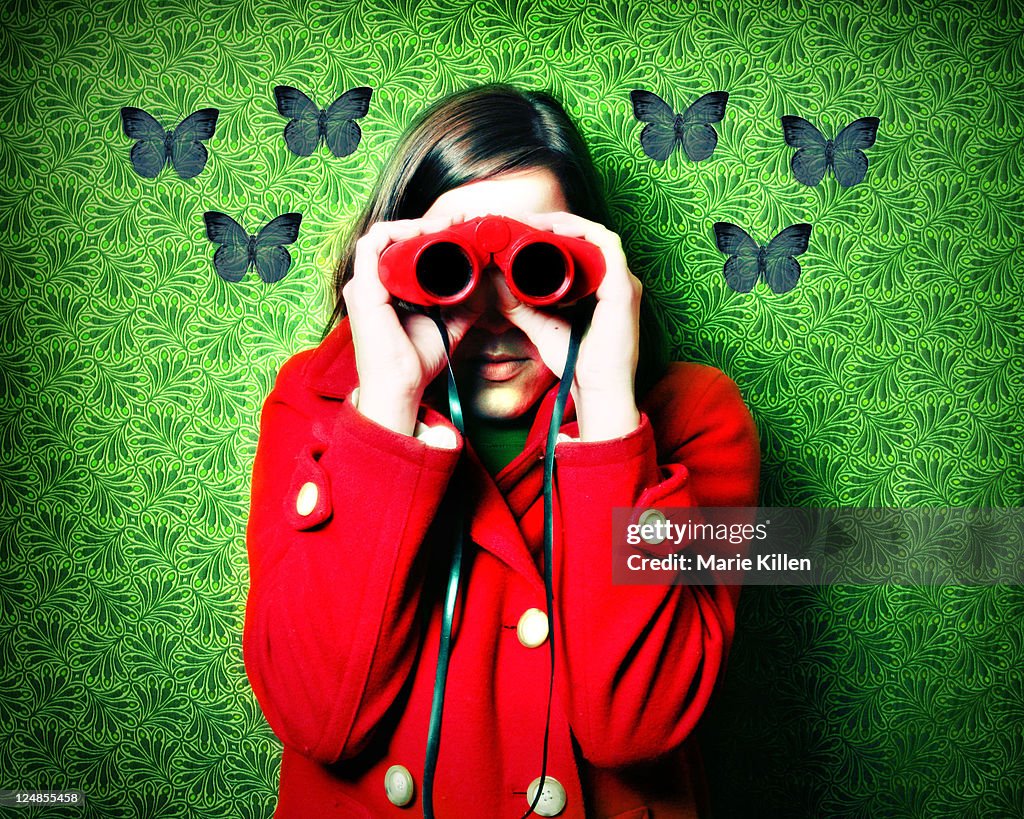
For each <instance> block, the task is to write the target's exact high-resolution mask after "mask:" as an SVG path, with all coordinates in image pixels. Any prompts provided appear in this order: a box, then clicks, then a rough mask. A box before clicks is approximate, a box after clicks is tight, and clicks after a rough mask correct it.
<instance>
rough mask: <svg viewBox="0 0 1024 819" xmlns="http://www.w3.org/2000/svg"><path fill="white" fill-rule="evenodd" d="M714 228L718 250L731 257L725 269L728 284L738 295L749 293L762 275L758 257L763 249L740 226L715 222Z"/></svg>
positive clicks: (727, 260)
mask: <svg viewBox="0 0 1024 819" xmlns="http://www.w3.org/2000/svg"><path fill="white" fill-rule="evenodd" d="M714 228H715V242H716V244H717V245H718V249H719V250H720V251H722V253H725V254H726V255H728V256H729V258H728V259H726V260H725V267H724V269H723V272H724V273H725V281H726V284H728V285H729V287H731V288H732V289H733V290H735V291H736V292H737V293H749V292H750V291H751V290H753V289H754V285H755V284H757V279H758V276H759V274H760V271H759V270H758V256H759V255H760V252H761V248H760V247H759V246H758V244H757V242H755V241H754V240H753V239H751V238H750V235H749V234H748V233H747V232H746V231H745V230H744V229H743V228H741V227H739V225H734V224H732V223H731V222H715V225H714Z"/></svg>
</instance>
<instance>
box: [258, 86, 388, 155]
mask: <svg viewBox="0 0 1024 819" xmlns="http://www.w3.org/2000/svg"><path fill="white" fill-rule="evenodd" d="M372 94H373V89H372V88H367V87H365V86H364V87H360V88H353V89H352V90H351V91H346V92H345V93H344V94H342V95H341V96H340V97H338V99H336V100H335V101H334V102H332V103H331V104H330V105H329V106H328V107H327V108H326V109H323V110H321V109H320V108H318V107H317V105H316V103H314V102H313V100H311V99H310V98H309V97H307V96H306V95H305V94H303V93H302V92H301V91H299V90H298V89H297V88H292V87H291V86H290V85H279V86H277V87H276V88H275V89H274V96H275V97H276V98H277V110H278V113H280V114H281V116H282V117H287V118H288V119H289V120H290V122H289V123H288V124H287V125H285V126H284V141H285V143H286V144H287V145H288V150H290V151H291V152H292V153H293V154H298V155H299V156H309V155H310V154H312V153H313V151H315V150H316V147H317V145H319V144H320V142H321V141H323V142H325V143H327V147H328V148H329V149H330V151H331V153H332V154H334V155H335V156H336V157H339V158H340V157H343V156H348V155H349V154H350V153H352V152H353V151H354V150H355V149H356V148H357V147H358V145H359V140H360V138H361V137H362V135H363V132H362V131H361V130H360V128H359V124H358V123H357V122H356V120H357V119H361V118H363V117H365V116H366V112H367V111H369V110H370V97H371V96H372Z"/></svg>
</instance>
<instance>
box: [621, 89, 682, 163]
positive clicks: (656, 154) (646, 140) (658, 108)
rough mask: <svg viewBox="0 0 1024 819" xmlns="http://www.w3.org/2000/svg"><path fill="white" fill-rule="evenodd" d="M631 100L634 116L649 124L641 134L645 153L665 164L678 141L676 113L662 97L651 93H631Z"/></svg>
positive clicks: (636, 91) (641, 142)
mask: <svg viewBox="0 0 1024 819" xmlns="http://www.w3.org/2000/svg"><path fill="white" fill-rule="evenodd" d="M629 98H630V99H631V100H632V101H633V116H634V117H636V118H637V119H638V120H640V122H646V123H647V125H646V126H645V127H644V129H643V131H641V132H640V144H641V145H642V146H643V149H644V153H645V154H647V156H649V157H650V158H651V159H653V160H654V161H655V162H664V161H665V160H666V159H668V157H669V155H670V154H671V153H672V149H673V148H674V147H675V146H676V142H677V141H678V139H677V137H676V114H675V112H674V111H673V110H672V108H671V107H670V106H669V105H668V103H666V102H665V101H664V100H663V99H662V98H661V97H659V96H658V95H657V94H653V93H651V92H650V91H640V90H634V91H630V92H629Z"/></svg>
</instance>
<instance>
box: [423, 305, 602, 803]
mask: <svg viewBox="0 0 1024 819" xmlns="http://www.w3.org/2000/svg"><path fill="white" fill-rule="evenodd" d="M430 316H431V318H432V319H433V320H434V323H435V324H436V325H437V329H438V332H440V334H441V339H442V341H443V343H444V349H445V359H446V366H447V372H448V405H449V409H450V412H451V418H452V423H453V424H454V425H455V428H456V429H458V430H459V432H460V433H462V434H465V425H464V423H463V418H462V404H461V402H460V401H459V393H458V389H457V388H456V386H455V373H454V372H453V371H452V365H451V357H450V355H449V353H450V347H449V343H448V330H447V328H446V327H445V326H444V322H443V321H442V320H441V317H440V314H439V312H438V311H436V310H435V311H431V313H430ZM589 321H590V315H589V313H588V312H587V311H585V310H578V309H577V310H576V311H575V312H574V313H573V318H572V328H571V331H570V334H569V349H568V350H567V351H566V358H565V368H564V369H563V370H562V377H561V379H560V380H559V384H558V394H557V395H556V396H555V402H554V405H553V407H552V410H551V421H550V423H549V425H548V435H547V444H546V447H545V450H544V593H545V600H546V603H547V614H548V649H549V654H550V657H551V674H550V677H549V679H548V699H547V711H546V714H545V717H544V747H543V752H542V757H541V773H540V785H539V787H538V788H537V793H536V794H535V795H534V797H533V801H532V802H531V803H530V807H529V809H528V810H527V811H526V813H525V814H523V819H525V818H526V817H527V816H529V815H530V814H532V813H533V812H534V810H535V808H536V807H537V804H538V803H539V801H540V799H541V796H542V795H543V792H544V781H545V779H546V777H547V766H548V738H549V736H550V733H551V699H552V694H553V691H554V683H555V622H554V613H555V605H554V591H553V588H554V586H553V571H552V564H553V562H554V560H553V549H554V540H555V514H554V478H555V445H556V444H557V442H558V431H559V429H560V428H561V426H562V418H563V416H564V415H565V405H566V402H567V401H568V399H569V390H570V388H571V387H572V381H573V377H574V375H575V372H576V358H577V356H578V355H579V349H580V342H581V340H582V339H583V333H584V331H585V330H586V328H587V324H588V323H589ZM456 494H457V495H458V497H460V498H461V494H460V493H456ZM466 517H467V516H466V514H465V510H464V509H461V508H459V509H456V518H457V519H459V524H458V529H457V532H456V536H455V549H454V551H453V552H452V563H451V568H450V569H449V572H448V587H447V590H446V592H445V598H444V611H443V615H442V619H441V638H440V643H439V645H438V650H437V672H436V674H435V676H434V696H433V700H432V701H431V705H430V722H429V725H428V728H427V748H426V759H425V761H424V766H423V815H424V817H426V819H434V775H435V773H436V771H437V757H438V752H439V751H440V748H441V717H442V713H443V711H444V692H445V685H446V683H447V679H448V664H449V661H450V659H451V648H452V621H453V620H454V617H455V603H456V600H457V599H458V594H459V581H460V579H461V575H462V566H463V548H462V546H463V539H464V534H465V527H466V524H467V523H468V521H467V520H466Z"/></svg>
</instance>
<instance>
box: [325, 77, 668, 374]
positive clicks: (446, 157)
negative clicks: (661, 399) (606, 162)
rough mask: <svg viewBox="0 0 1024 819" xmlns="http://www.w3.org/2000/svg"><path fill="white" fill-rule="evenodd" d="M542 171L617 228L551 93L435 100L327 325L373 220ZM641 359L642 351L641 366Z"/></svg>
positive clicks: (377, 192)
mask: <svg viewBox="0 0 1024 819" xmlns="http://www.w3.org/2000/svg"><path fill="white" fill-rule="evenodd" d="M537 168H544V169H547V170H549V171H550V172H551V173H552V174H554V176H555V178H556V179H558V181H559V183H560V185H561V188H562V192H563V193H564V194H565V199H566V202H567V203H568V206H569V210H570V211H571V212H572V213H575V214H577V215H578V216H582V217H583V218H585V219H589V220H590V221H592V222H599V223H600V224H602V225H604V226H606V227H608V228H612V227H613V226H612V223H611V216H610V214H609V212H608V206H607V204H606V202H605V198H604V194H603V191H602V188H601V184H600V182H599V180H598V176H597V172H596V170H595V169H594V164H593V161H592V160H591V158H590V152H589V151H588V150H587V146H586V143H585V142H584V141H583V137H582V136H581V135H580V132H579V130H578V129H577V128H576V125H575V124H574V123H573V121H572V120H571V119H570V118H569V115H568V114H567V113H566V112H565V109H564V108H563V107H562V105H561V104H560V103H559V102H558V101H557V100H556V99H555V98H554V97H552V96H551V95H550V94H546V93H543V92H538V91H520V90H519V89H516V88H513V87H511V86H507V85H496V84H492V85H482V86H478V87H476V88H470V89H468V90H466V91H460V92H457V93H455V94H451V95H449V96H447V97H444V98H442V99H441V100H439V101H438V102H436V103H434V104H433V105H432V106H431V107H430V108H428V109H427V110H426V111H425V112H423V114H421V115H420V117H419V118H418V119H417V120H416V121H415V122H414V123H413V125H412V126H411V127H410V128H409V130H408V131H407V132H406V134H405V136H403V137H402V139H401V141H400V142H399V144H398V146H397V148H396V149H395V152H394V154H393V155H392V158H391V161H390V162H389V163H388V164H387V165H386V166H385V168H384V170H383V172H382V173H381V175H380V179H378V181H377V185H376V186H375V188H374V190H373V194H372V195H371V197H370V201H369V203H368V204H367V206H366V209H365V210H364V211H363V213H362V215H361V216H360V218H359V219H358V220H357V221H356V223H355V225H354V226H353V228H352V230H351V232H350V233H349V234H348V237H347V239H346V241H345V244H344V246H343V249H342V253H341V257H340V259H339V260H338V265H337V267H336V268H335V271H334V295H335V300H334V311H333V313H332V314H331V318H330V321H329V322H328V325H327V329H328V330H330V328H331V327H332V326H333V325H334V324H336V323H337V322H338V321H339V320H340V319H341V318H342V317H343V316H344V315H345V313H346V310H345V301H344V297H343V294H342V288H344V286H345V284H346V283H347V282H348V280H349V279H350V278H352V264H353V261H354V259H355V244H356V240H358V239H359V237H360V236H362V235H363V234H364V233H366V231H367V230H368V229H369V227H370V226H371V225H373V224H375V223H376V222H385V221H393V220H396V219H415V218H418V217H420V216H422V215H423V214H424V213H426V211H427V210H428V209H429V208H430V206H431V205H432V204H433V203H434V201H435V200H436V199H437V198H438V197H439V196H441V195H442V194H443V193H446V192H447V191H450V190H453V189H454V188H458V187H460V186H461V185H465V184H467V183H468V182H474V181H477V180H480V179H488V178H491V177H495V176H498V175H500V174H504V173H510V172H513V171H523V170H532V169H537ZM644 302H646V299H645V300H644ZM642 311H643V312H642V314H641V315H642V320H641V339H642V345H641V346H642V347H648V348H649V349H648V353H649V352H650V348H651V343H650V342H651V338H650V337H649V338H647V339H644V338H643V336H645V335H648V334H649V333H651V332H652V331H654V330H655V327H654V321H653V320H652V319H653V316H650V315H648V313H649V311H648V309H647V307H646V305H642ZM644 319H646V320H644ZM645 341H646V343H644V342H645ZM660 346H661V345H660V344H657V345H655V347H656V348H660ZM656 357H657V356H656ZM644 359H645V356H644V354H643V353H642V354H641V370H644V369H645V366H644V364H645V362H644ZM657 369H660V367H657ZM638 380H640V379H639V377H638ZM644 380H646V379H644ZM638 386H639V384H638Z"/></svg>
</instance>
